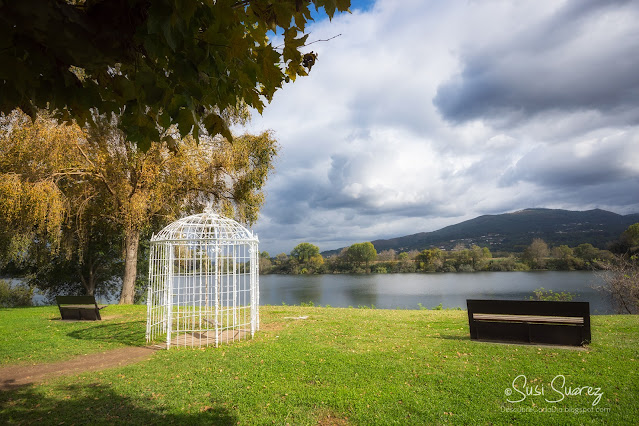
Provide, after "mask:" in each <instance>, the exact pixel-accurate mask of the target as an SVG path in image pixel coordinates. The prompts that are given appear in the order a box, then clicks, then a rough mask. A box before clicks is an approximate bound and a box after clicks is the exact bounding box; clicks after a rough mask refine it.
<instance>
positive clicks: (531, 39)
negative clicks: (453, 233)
mask: <svg viewBox="0 0 639 426" xmlns="http://www.w3.org/2000/svg"><path fill="white" fill-rule="evenodd" d="M636 18H639V8H638V7H637V6H635V4H634V3H629V2H617V3H615V2H606V3H605V4H603V3H600V2H585V1H582V0H578V1H564V2H557V1H555V0H552V1H550V0H548V1H538V0H536V1H532V0H531V1H518V2H440V1H432V2H423V1H405V2H397V1H391V0H388V1H379V2H377V3H376V4H375V6H374V7H373V8H370V9H367V11H366V12H361V11H356V12H355V13H353V14H352V15H341V16H338V17H337V18H335V19H333V22H328V21H321V22H318V23H317V24H314V25H313V26H312V27H310V29H311V32H312V34H311V36H310V37H309V41H312V40H317V39H327V38H330V37H332V36H334V35H336V34H340V33H341V34H342V35H341V36H340V37H337V38H335V39H333V40H331V41H329V42H322V43H316V44H313V45H312V46H309V48H308V49H309V50H314V51H315V52H317V53H318V54H319V58H318V62H317V64H316V65H315V66H314V68H313V70H312V71H311V74H310V76H308V77H304V78H300V79H298V80H297V81H296V82H295V83H294V84H291V85H288V86H286V87H285V88H284V89H283V90H281V91H280V92H278V93H277V94H276V96H275V99H274V100H273V102H272V103H271V104H270V105H269V106H268V107H267V108H266V110H265V112H264V115H263V116H256V117H255V118H254V122H253V123H252V129H253V130H262V129H273V130H275V133H276V136H277V138H278V140H279V141H280V143H281V145H282V152H281V155H280V158H279V159H278V162H277V169H276V173H275V174H274V175H273V176H272V177H271V178H270V180H269V182H268V185H267V199H266V200H267V201H266V204H265V206H264V209H263V211H262V215H261V219H260V221H259V222H258V224H257V225H256V227H255V228H256V230H257V231H258V232H259V234H260V238H261V241H262V247H263V248H264V249H266V250H268V251H270V252H273V253H272V254H274V253H276V252H281V251H286V252H288V251H290V250H291V249H292V248H293V247H294V246H295V245H296V244H297V243H299V242H302V241H309V242H313V243H315V244H317V245H319V246H320V248H321V249H322V250H328V249H333V248H337V247H340V246H344V245H348V244H351V243H353V242H359V241H367V240H373V239H377V238H388V237H394V236H401V235H406V234H410V233H416V232H422V231H431V230H435V229H438V228H440V227H442V226H445V225H448V224H451V223H456V222H459V221H461V220H464V219H468V218H471V217H474V216H477V215H480V214H484V213H491V214H494V213H501V212H505V211H511V210H517V209H521V208H526V207H560V208H570V209H587V208H594V207H600V208H607V209H610V210H613V211H617V212H620V213H630V212H636V211H639V199H637V196H636V194H637V192H636V188H637V184H639V166H637V164H639V148H638V147H639V144H638V143H637V142H639V74H637V73H636V72H635V70H636V69H638V68H639V55H638V54H637V53H639V41H638V40H639V37H638V36H639V33H638V31H637V30H636V29H635V28H636V25H634V22H636V20H637V19H636Z"/></svg>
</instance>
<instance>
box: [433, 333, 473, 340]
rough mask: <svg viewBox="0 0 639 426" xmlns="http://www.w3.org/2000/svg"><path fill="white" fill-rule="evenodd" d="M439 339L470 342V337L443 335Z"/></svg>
mask: <svg viewBox="0 0 639 426" xmlns="http://www.w3.org/2000/svg"><path fill="white" fill-rule="evenodd" d="M437 337H438V338H439V339H445V340H466V341H468V342H470V336H459V335H456V334H441V335H439V336H437Z"/></svg>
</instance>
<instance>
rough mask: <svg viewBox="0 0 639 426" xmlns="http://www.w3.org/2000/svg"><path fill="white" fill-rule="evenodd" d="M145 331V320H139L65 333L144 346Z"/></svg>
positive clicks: (75, 337)
mask: <svg viewBox="0 0 639 426" xmlns="http://www.w3.org/2000/svg"><path fill="white" fill-rule="evenodd" d="M145 333H146V322H145V321H142V320H140V321H129V322H122V323H111V324H99V325H94V326H90V327H86V328H83V329H80V330H74V331H71V332H70V333H68V334H67V335H68V336H69V337H72V338H74V339H79V340H95V341H104V342H106V341H108V342H114V341H115V342H118V343H122V344H124V345H127V346H144V345H145V343H146V338H145Z"/></svg>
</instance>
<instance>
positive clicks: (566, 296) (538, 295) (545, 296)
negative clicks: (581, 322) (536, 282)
mask: <svg viewBox="0 0 639 426" xmlns="http://www.w3.org/2000/svg"><path fill="white" fill-rule="evenodd" d="M533 293H534V294H535V296H534V297H531V298H530V300H549V301H555V302H570V301H571V300H572V299H574V298H575V297H576V296H577V295H576V294H573V293H568V292H565V291H562V292H561V293H555V292H554V291H552V290H546V289H545V288H543V287H540V288H537V289H535V290H533Z"/></svg>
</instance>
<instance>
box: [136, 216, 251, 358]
mask: <svg viewBox="0 0 639 426" xmlns="http://www.w3.org/2000/svg"><path fill="white" fill-rule="evenodd" d="M258 256H259V251H258V239H257V236H255V235H254V234H253V233H252V232H251V231H249V230H248V229H246V228H245V227H243V226H242V225H240V224H239V223H238V222H236V221H234V220H232V219H228V218H225V217H222V216H219V215H217V214H215V213H213V212H212V211H211V210H209V209H207V211H206V212H205V213H201V214H197V215H193V216H189V217H186V218H183V219H180V220H178V221H176V222H173V223H172V224H170V225H169V226H167V227H166V228H164V229H163V230H162V231H160V232H159V233H158V234H156V235H153V237H152V238H151V247H150V255H149V287H148V297H147V324H146V339H147V342H151V341H158V340H161V339H163V338H166V348H167V349H169V348H170V347H171V346H190V347H194V346H197V347H200V346H209V345H215V346H216V347H217V346H218V345H219V344H220V343H226V342H230V341H235V340H240V339H243V338H246V337H247V336H251V337H253V335H254V334H255V331H256V330H258V329H259V326H260V319H259V318H260V317H259V273H258V267H259V266H258V265H259V261H258Z"/></svg>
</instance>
